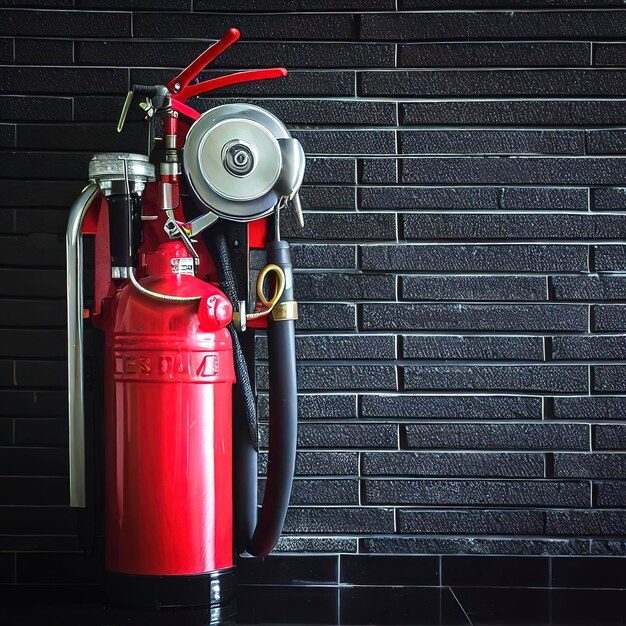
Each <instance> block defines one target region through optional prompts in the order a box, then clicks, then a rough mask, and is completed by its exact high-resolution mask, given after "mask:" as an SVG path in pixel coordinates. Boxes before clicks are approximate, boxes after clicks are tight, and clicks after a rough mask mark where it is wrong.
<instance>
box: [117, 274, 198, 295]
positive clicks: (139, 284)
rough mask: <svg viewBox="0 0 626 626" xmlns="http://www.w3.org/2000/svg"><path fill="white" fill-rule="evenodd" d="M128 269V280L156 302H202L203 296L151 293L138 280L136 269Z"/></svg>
mask: <svg viewBox="0 0 626 626" xmlns="http://www.w3.org/2000/svg"><path fill="white" fill-rule="evenodd" d="M126 269H127V270H128V278H130V282H131V283H132V284H133V287H134V288H135V289H136V290H137V291H138V292H139V293H142V294H143V295H144V296H148V297H149V298H154V299H155V300H162V301H164V302H198V300H202V296H168V295H167V294H166V293H158V292H156V291H150V289H146V288H145V287H144V286H143V285H142V284H141V283H140V282H139V281H138V280H137V277H136V276H135V269H134V268H132V267H128V268H126Z"/></svg>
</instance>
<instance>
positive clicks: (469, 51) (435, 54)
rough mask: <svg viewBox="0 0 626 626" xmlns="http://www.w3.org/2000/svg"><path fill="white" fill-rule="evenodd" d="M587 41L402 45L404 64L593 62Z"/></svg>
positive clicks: (401, 64)
mask: <svg viewBox="0 0 626 626" xmlns="http://www.w3.org/2000/svg"><path fill="white" fill-rule="evenodd" d="M589 57H590V46H589V44H587V43H557V42H549V43H520V42H511V43H434V44H430V43H427V44H401V45H400V46H398V65H399V66H400V67H448V66H449V67H490V66H493V67H506V66H511V67H519V66H520V65H522V66H529V67H533V66H534V67H541V66H543V65H545V66H551V67H554V66H556V65H580V66H585V65H589Z"/></svg>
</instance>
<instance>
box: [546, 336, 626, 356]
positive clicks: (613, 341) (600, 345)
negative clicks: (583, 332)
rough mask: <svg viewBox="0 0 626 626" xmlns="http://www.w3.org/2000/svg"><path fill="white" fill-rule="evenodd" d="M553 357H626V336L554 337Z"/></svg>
mask: <svg viewBox="0 0 626 626" xmlns="http://www.w3.org/2000/svg"><path fill="white" fill-rule="evenodd" d="M552 358H553V359H572V360H576V359H593V360H597V359H600V360H601V359H626V341H624V337H614V336H609V337H594V336H586V337H554V339H553V340H552Z"/></svg>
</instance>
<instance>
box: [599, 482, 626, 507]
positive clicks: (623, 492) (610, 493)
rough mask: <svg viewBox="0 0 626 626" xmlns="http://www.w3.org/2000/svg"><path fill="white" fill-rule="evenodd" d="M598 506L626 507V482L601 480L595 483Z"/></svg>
mask: <svg viewBox="0 0 626 626" xmlns="http://www.w3.org/2000/svg"><path fill="white" fill-rule="evenodd" d="M594 490H595V497H596V503H597V505H598V506H606V507H626V482H619V483H617V482H616V483H607V482H601V483H596V484H595V485H594Z"/></svg>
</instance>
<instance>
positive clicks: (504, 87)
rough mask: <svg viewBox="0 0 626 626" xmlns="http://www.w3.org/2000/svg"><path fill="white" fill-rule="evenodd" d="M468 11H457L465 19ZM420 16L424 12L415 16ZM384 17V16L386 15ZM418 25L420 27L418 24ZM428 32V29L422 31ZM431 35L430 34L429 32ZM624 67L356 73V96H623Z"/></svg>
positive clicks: (624, 90)
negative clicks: (615, 68) (357, 80)
mask: <svg viewBox="0 0 626 626" xmlns="http://www.w3.org/2000/svg"><path fill="white" fill-rule="evenodd" d="M466 15H467V14H464V13H460V14H459V17H461V18H463V19H464V18H465V17H466ZM417 17H419V18H420V19H421V18H422V17H423V15H421V14H420V15H419V16H417ZM385 19H387V16H385ZM420 28H421V27H420ZM421 32H427V31H421ZM428 36H429V37H430V36H432V33H428ZM624 73H625V72H624V71H623V70H568V69H562V70H489V71H481V70H464V71H463V70H461V71H459V70H429V71H419V70H417V71H416V70H409V71H396V72H389V71H371V72H359V79H360V85H359V91H358V93H359V95H363V96H396V97H400V98H403V97H415V96H416V95H419V96H420V97H422V98H425V97H429V96H430V97H447V96H500V97H501V96H555V97H558V96H569V95H572V96H623V95H624V94H626V87H624V86H622V84H621V83H623V80H624Z"/></svg>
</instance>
